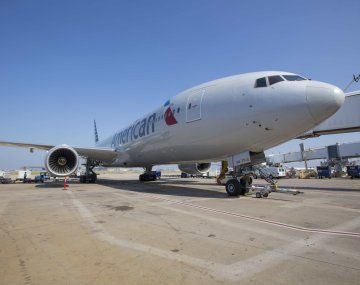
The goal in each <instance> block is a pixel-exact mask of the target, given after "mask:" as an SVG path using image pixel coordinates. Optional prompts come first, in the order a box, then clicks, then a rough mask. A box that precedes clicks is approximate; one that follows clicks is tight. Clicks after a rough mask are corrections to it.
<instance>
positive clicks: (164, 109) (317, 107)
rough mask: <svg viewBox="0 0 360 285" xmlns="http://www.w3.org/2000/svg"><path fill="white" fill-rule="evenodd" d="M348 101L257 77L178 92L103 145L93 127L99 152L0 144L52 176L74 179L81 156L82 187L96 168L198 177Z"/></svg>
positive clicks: (302, 84)
mask: <svg viewBox="0 0 360 285" xmlns="http://www.w3.org/2000/svg"><path fill="white" fill-rule="evenodd" d="M344 98H345V96H344V93H343V91H342V90H341V89H340V88H338V87H336V86H334V85H331V84H328V83H324V82H320V81H314V80H309V79H307V78H305V77H302V76H300V75H297V74H294V73H290V72H283V71H263V72H252V73H245V74H239V75H234V76H229V77H225V78H220V79H217V80H213V81H210V82H206V83H203V84H201V85H198V86H195V87H192V88H190V89H187V90H185V91H183V92H180V93H179V94H177V95H176V96H174V97H172V98H171V99H170V100H168V101H166V102H165V103H164V104H163V105H161V106H160V107H158V108H157V109H155V110H154V111H152V112H150V113H148V114H146V115H145V116H143V117H141V118H139V119H138V120H136V121H135V122H133V123H132V124H130V125H129V126H127V127H126V128H124V129H122V130H120V131H117V132H116V133H115V134H113V135H112V136H110V137H108V138H107V139H105V140H103V141H100V142H99V141H98V139H97V129H96V125H95V137H96V145H95V146H94V147H76V146H69V145H66V144H61V145H45V144H31V143H19V142H8V141H0V145H3V146H17V147H25V148H30V151H32V150H33V149H41V150H46V151H47V154H46V157H45V167H46V169H47V171H48V172H49V173H50V175H52V176H54V177H68V176H70V175H72V174H73V173H75V172H76V170H77V168H78V164H79V157H83V158H86V159H87V162H86V174H85V175H84V176H82V178H81V182H95V181H96V174H95V173H94V172H93V168H94V167H95V166H99V165H101V166H105V167H143V168H144V169H145V172H144V173H143V174H141V175H140V176H139V180H140V181H152V180H155V179H156V175H155V174H154V173H153V172H152V171H151V170H152V167H153V166H154V165H163V164H178V167H179V169H180V170H181V171H183V172H186V173H189V174H198V173H203V172H206V171H208V170H209V169H210V166H211V162H214V161H221V160H224V159H226V158H227V157H229V156H231V155H234V154H239V153H243V152H248V153H250V154H253V155H256V154H259V153H260V154H261V153H263V152H264V151H265V150H266V149H269V148H271V147H274V146H276V145H279V144H281V143H283V142H286V141H288V140H290V139H293V138H295V137H298V136H299V135H300V134H303V133H304V132H305V131H308V130H310V129H312V128H313V127H315V126H316V125H318V124H319V123H321V122H323V121H324V120H326V119H327V118H329V117H330V116H331V115H333V114H334V113H335V112H336V111H337V110H338V109H339V108H340V107H341V106H342V104H343V102H344ZM241 179H242V178H241ZM241 179H240V181H238V182H237V180H235V179H234V181H233V185H232V187H226V191H227V192H228V194H229V195H239V194H241V193H242V192H241V191H242V190H241V187H240V185H242V182H244V181H242V180H241ZM244 179H245V178H244ZM234 183H235V184H234ZM230 186H231V185H230Z"/></svg>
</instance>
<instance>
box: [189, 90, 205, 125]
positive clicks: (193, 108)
mask: <svg viewBox="0 0 360 285" xmlns="http://www.w3.org/2000/svg"><path fill="white" fill-rule="evenodd" d="M204 93H205V90H204V89H201V90H197V91H195V92H193V93H191V94H190V95H189V97H188V100H187V105H186V122H187V123H191V122H194V121H198V120H201V103H202V99H203V96H204Z"/></svg>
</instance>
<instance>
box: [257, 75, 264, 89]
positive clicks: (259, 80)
mask: <svg viewBox="0 0 360 285" xmlns="http://www.w3.org/2000/svg"><path fill="white" fill-rule="evenodd" d="M258 87H266V77H261V78H259V79H256V81H255V88H258Z"/></svg>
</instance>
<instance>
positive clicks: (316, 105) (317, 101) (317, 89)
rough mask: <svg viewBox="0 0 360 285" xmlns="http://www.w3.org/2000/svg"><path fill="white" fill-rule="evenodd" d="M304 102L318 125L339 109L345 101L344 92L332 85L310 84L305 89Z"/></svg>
mask: <svg viewBox="0 0 360 285" xmlns="http://www.w3.org/2000/svg"><path fill="white" fill-rule="evenodd" d="M306 100H307V105H308V107H309V111H310V114H311V116H312V117H313V119H314V121H315V122H316V123H320V122H322V121H324V120H326V119H327V118H329V117H330V116H332V115H333V114H335V113H336V111H337V110H339V109H340V107H341V106H342V104H343V103H344V100H345V95H344V92H343V91H342V90H341V89H339V88H338V87H336V86H334V85H330V84H327V83H322V82H311V83H309V84H308V86H307V87H306Z"/></svg>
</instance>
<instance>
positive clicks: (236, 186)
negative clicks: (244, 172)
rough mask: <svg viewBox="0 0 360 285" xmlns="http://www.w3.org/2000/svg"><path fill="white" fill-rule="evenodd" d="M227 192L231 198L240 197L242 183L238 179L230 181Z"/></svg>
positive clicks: (226, 188) (226, 187) (227, 183)
mask: <svg viewBox="0 0 360 285" xmlns="http://www.w3.org/2000/svg"><path fill="white" fill-rule="evenodd" d="M225 190H226V192H227V193H228V195H229V196H239V194H240V183H239V181H237V179H230V180H229V181H228V182H226V185H225Z"/></svg>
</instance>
